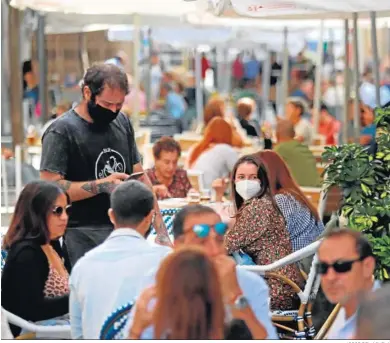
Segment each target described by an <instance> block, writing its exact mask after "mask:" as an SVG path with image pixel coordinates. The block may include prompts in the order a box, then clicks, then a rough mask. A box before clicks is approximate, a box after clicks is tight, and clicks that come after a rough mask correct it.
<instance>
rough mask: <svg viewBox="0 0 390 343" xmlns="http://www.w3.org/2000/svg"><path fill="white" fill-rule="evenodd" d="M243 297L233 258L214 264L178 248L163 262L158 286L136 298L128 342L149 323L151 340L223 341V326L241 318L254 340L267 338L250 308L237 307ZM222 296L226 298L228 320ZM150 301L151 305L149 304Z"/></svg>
mask: <svg viewBox="0 0 390 343" xmlns="http://www.w3.org/2000/svg"><path fill="white" fill-rule="evenodd" d="M217 267H220V269H217ZM172 280H175V287H172ZM221 284H223V287H221ZM242 297H243V295H242V290H241V288H240V285H239V284H238V281H237V276H236V271H235V262H234V261H233V260H232V259H229V258H228V257H227V256H222V257H221V258H220V259H218V260H217V261H213V260H212V259H211V258H209V257H208V256H207V254H206V253H205V251H204V250H203V249H202V248H200V247H196V246H193V247H187V248H182V249H178V250H177V251H174V252H173V253H172V254H170V255H169V256H167V258H166V259H165V260H164V261H163V262H162V264H161V267H160V268H159V270H158V273H157V276H156V286H153V287H150V288H147V289H146V290H144V292H143V293H142V294H141V296H140V297H139V299H138V301H137V303H136V305H135V315H134V321H133V324H132V326H131V328H130V332H129V337H128V338H129V339H139V338H140V337H141V334H142V332H143V331H144V330H145V329H146V328H147V327H148V326H149V325H153V327H154V338H155V339H197V340H199V339H200V340H203V339H223V338H224V337H225V335H224V331H225V330H224V328H225V325H226V324H229V323H230V322H231V321H232V320H234V319H236V320H237V319H244V321H245V323H246V325H247V327H248V328H249V330H250V332H251V336H252V337H253V338H254V339H265V338H266V337H267V331H266V329H265V327H264V326H263V325H262V324H261V323H260V322H259V321H258V320H257V318H256V316H255V314H254V312H253V310H252V308H251V306H250V305H249V304H247V305H246V306H236V305H235V301H237V300H235V299H242ZM224 298H225V299H229V300H228V303H229V305H230V306H231V308H232V312H231V318H228V316H227V314H226V312H225V307H224V301H223V300H224ZM151 302H154V306H153V305H152V306H148V305H149V304H150V303H151ZM189 311H190V312H191V314H190V315H189ZM149 318H150V320H148V319H149Z"/></svg>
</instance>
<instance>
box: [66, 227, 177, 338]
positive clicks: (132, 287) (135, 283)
mask: <svg viewBox="0 0 390 343" xmlns="http://www.w3.org/2000/svg"><path fill="white" fill-rule="evenodd" d="M170 251H171V249H170V248H166V247H162V246H151V245H150V244H149V243H148V242H147V241H146V240H145V238H144V237H143V236H141V235H140V234H139V233H138V232H137V231H135V230H132V229H115V230H114V231H113V232H112V233H111V235H110V236H109V237H108V238H107V239H106V240H105V241H104V242H103V243H102V244H101V245H99V246H97V247H96V248H94V249H92V250H91V251H89V252H88V253H86V254H85V255H84V256H83V257H82V258H81V259H80V260H79V261H78V262H77V263H76V265H75V266H74V268H73V270H72V273H71V275H70V278H69V286H70V301H69V302H70V306H69V314H70V320H71V329H72V339H81V338H84V339H98V338H99V335H100V330H101V328H102V326H103V324H104V321H105V320H106V319H107V317H108V316H109V315H110V314H111V313H112V312H113V311H115V310H116V309H117V308H118V307H119V306H121V305H123V304H124V303H126V302H127V301H129V299H130V300H131V299H133V298H135V296H137V295H138V294H139V292H140V289H142V288H141V285H140V282H141V280H142V278H143V276H144V274H145V271H147V270H150V269H152V268H155V267H157V266H158V265H159V264H160V262H161V260H162V259H163V258H164V257H165V256H166V255H167V254H168V253H169V252H170Z"/></svg>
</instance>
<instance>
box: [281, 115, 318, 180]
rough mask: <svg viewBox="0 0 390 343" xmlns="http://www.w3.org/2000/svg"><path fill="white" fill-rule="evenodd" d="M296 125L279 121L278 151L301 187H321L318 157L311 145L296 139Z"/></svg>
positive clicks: (286, 121)
mask: <svg viewBox="0 0 390 343" xmlns="http://www.w3.org/2000/svg"><path fill="white" fill-rule="evenodd" d="M294 136H295V131H294V126H293V124H292V123H291V122H289V121H288V120H282V121H280V122H278V124H277V126H276V138H277V141H278V144H277V145H276V146H275V148H274V151H275V152H277V153H278V154H279V155H280V156H281V157H282V159H283V160H284V162H285V163H286V164H287V166H288V167H289V169H290V171H291V174H292V176H293V178H294V179H295V180H296V182H297V183H298V185H299V186H301V187H319V186H320V185H321V179H320V175H319V173H318V171H317V168H316V159H315V157H314V155H313V153H312V152H311V151H310V149H309V147H308V146H307V145H305V144H302V143H300V142H298V141H297V140H295V139H294Z"/></svg>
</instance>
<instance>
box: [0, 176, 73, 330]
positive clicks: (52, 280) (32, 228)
mask: <svg viewBox="0 0 390 343" xmlns="http://www.w3.org/2000/svg"><path fill="white" fill-rule="evenodd" d="M69 210H70V200H69V196H68V195H67V194H66V193H65V191H64V190H62V189H61V188H60V187H59V186H58V185H56V184H53V183H49V182H46V181H34V182H31V183H29V184H28V185H26V187H25V188H24V189H23V191H22V192H21V193H20V196H19V199H18V201H17V203H16V206H15V213H14V215H13V217H12V220H11V223H10V226H9V229H8V231H7V233H6V235H5V236H4V239H3V246H2V249H4V250H6V251H7V258H6V262H5V266H4V269H3V273H2V277H1V286H2V290H1V299H2V306H3V307H4V308H5V309H6V310H7V311H9V312H11V313H13V314H15V315H17V316H19V317H21V318H23V319H25V320H28V321H32V322H37V324H43V325H44V324H45V322H46V324H47V320H49V319H50V320H51V321H50V322H52V323H53V324H51V325H54V324H59V323H61V324H63V320H65V321H66V319H65V318H63V320H60V318H58V317H60V316H64V315H66V314H67V313H68V312H69V286H68V278H69V274H68V272H69V270H70V264H69V263H68V262H69V261H68V260H65V264H64V262H63V257H64V252H63V251H62V249H61V246H60V243H59V241H58V239H59V238H60V237H62V236H63V235H64V233H65V229H66V226H67V224H68V218H69V216H68V214H69ZM65 257H66V256H65ZM52 319H55V320H54V321H52ZM56 321H59V322H57V323H56ZM67 323H68V324H69V321H67ZM11 330H12V333H13V334H14V335H15V336H17V335H19V334H20V329H19V328H17V327H15V326H13V325H12V326H11Z"/></svg>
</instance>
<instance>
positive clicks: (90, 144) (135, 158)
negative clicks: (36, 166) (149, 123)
mask: <svg viewBox="0 0 390 343" xmlns="http://www.w3.org/2000/svg"><path fill="white" fill-rule="evenodd" d="M139 162H140V156H139V153H138V149H137V146H136V143H135V137H134V130H133V127H132V126H131V124H130V121H129V119H128V118H127V117H126V116H125V115H124V114H122V113H120V114H119V115H118V117H117V118H116V119H115V120H114V121H113V122H111V123H110V124H109V127H108V128H107V130H105V131H103V132H102V131H98V130H97V129H96V128H95V127H94V125H93V124H91V123H89V122H87V121H86V120H84V119H83V118H81V117H80V116H79V115H78V114H77V113H76V112H75V111H74V110H70V111H69V112H67V113H65V114H64V115H63V116H61V117H60V118H58V119H57V120H56V121H54V122H53V123H52V124H51V125H50V127H49V128H48V129H47V131H46V132H45V134H44V135H43V137H42V160H41V168H40V169H41V171H48V172H52V173H57V174H61V175H63V176H64V178H65V179H66V180H68V181H73V182H80V181H91V180H97V179H103V178H105V177H107V176H109V175H110V174H112V173H114V172H118V173H127V174H129V175H130V174H131V173H132V172H133V166H134V165H135V164H137V163H139ZM109 207H110V199H109V195H108V194H99V195H97V196H94V197H92V198H89V199H85V200H81V201H76V202H74V203H72V212H71V215H70V218H69V227H77V226H83V225H102V224H109V225H111V223H110V221H109V218H108V214H107V211H108V209H109Z"/></svg>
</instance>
